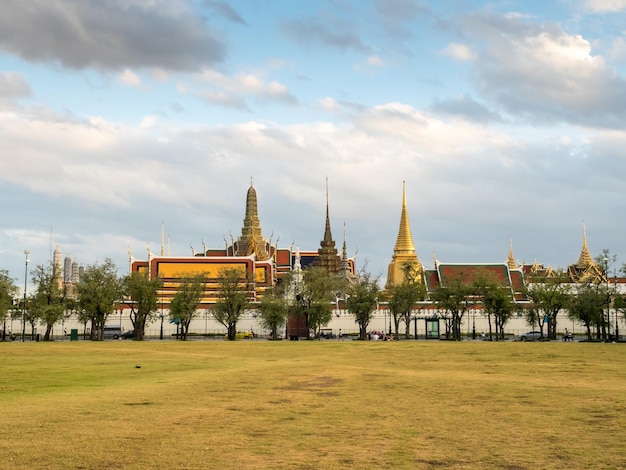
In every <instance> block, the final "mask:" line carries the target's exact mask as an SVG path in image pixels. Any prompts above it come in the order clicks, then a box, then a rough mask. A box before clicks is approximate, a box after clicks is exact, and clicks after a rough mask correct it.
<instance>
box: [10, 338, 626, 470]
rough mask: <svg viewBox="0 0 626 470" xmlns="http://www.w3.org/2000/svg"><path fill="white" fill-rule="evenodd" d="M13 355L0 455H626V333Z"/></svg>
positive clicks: (74, 346) (301, 463)
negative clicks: (570, 339)
mask: <svg viewBox="0 0 626 470" xmlns="http://www.w3.org/2000/svg"><path fill="white" fill-rule="evenodd" d="M0 357H1V358H2V360H1V365H0V371H1V373H0V377H1V382H0V437H1V439H0V459H2V460H0V468H8V469H26V468H29V469H30V468H47V469H120V468H138V469H139V468H141V469H195V468H292V469H317V468H325V469H334V468H394V469H395V468H407V469H414V468H418V469H419V468H424V469H425V468H506V469H531V468H532V469H536V468H558V469H562V468H626V451H625V450H624V449H625V448H626V364H625V361H624V359H625V358H626V345H622V344H604V343H563V342H548V343H510V342H506V343H490V342H461V343H455V342H443V341H441V342H440V341H431V342H426V341H417V342H416V341H405V342H403V341H400V342H391V343H390V342H360V341H342V342H339V341H321V342H318V341H299V342H289V341H283V342H270V341H236V342H227V341H197V342H186V343H183V342H174V341H166V342H159V341H147V342H143V343H141V342H133V341H111V342H101V343H92V342H82V341H80V342H58V343H0ZM137 366H140V367H137Z"/></svg>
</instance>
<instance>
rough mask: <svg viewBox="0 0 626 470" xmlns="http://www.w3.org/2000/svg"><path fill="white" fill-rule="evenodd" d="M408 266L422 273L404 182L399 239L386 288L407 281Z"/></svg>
mask: <svg viewBox="0 0 626 470" xmlns="http://www.w3.org/2000/svg"><path fill="white" fill-rule="evenodd" d="M406 264H410V265H414V266H416V267H417V268H418V270H419V271H420V272H421V270H422V265H421V263H420V261H419V259H418V258H417V254H416V253H415V245H414V244H413V236H412V235H411V224H409V214H408V211H407V208H406V182H405V181H403V182H402V212H401V214H400V228H399V229H398V238H397V240H396V245H395V246H394V248H393V256H392V257H391V263H389V269H388V274H387V284H386V287H387V288H390V287H393V286H397V285H400V284H402V282H404V280H405V275H404V270H403V267H404V265H406Z"/></svg>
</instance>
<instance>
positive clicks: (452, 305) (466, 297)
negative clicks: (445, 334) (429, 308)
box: [432, 273, 474, 341]
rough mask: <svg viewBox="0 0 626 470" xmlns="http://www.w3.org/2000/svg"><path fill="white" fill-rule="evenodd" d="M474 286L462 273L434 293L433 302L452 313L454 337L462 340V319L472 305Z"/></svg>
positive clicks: (451, 321) (451, 320)
mask: <svg viewBox="0 0 626 470" xmlns="http://www.w3.org/2000/svg"><path fill="white" fill-rule="evenodd" d="M473 293H474V288H473V287H472V286H471V285H469V284H468V283H467V282H466V281H465V277H464V276H463V274H462V273H461V275H459V276H457V277H455V278H452V279H450V280H449V281H448V282H447V283H446V285H444V286H440V287H439V288H437V289H436V290H435V291H434V292H433V294H432V299H433V302H434V303H435V304H436V305H437V307H438V308H440V309H442V310H443V311H444V312H446V314H448V313H449V314H450V323H451V329H452V338H453V339H455V340H457V341H460V340H461V321H462V320H463V316H464V315H465V313H466V312H467V311H468V310H469V308H470V307H471V305H472V302H473V300H472V294H473Z"/></svg>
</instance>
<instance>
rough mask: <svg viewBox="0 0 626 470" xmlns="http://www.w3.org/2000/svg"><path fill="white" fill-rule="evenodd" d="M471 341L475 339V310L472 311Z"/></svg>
mask: <svg viewBox="0 0 626 470" xmlns="http://www.w3.org/2000/svg"><path fill="white" fill-rule="evenodd" d="M472 339H476V309H475V308H473V309H472Z"/></svg>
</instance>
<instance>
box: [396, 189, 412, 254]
mask: <svg viewBox="0 0 626 470" xmlns="http://www.w3.org/2000/svg"><path fill="white" fill-rule="evenodd" d="M393 251H394V255H398V254H401V255H411V254H415V245H414V244H413V236H412V235H411V224H410V223H409V214H408V211H407V206H406V182H405V181H403V182H402V212H401V214H400V229H399V230H398V238H397V239H396V246H395V247H394V248H393Z"/></svg>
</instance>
